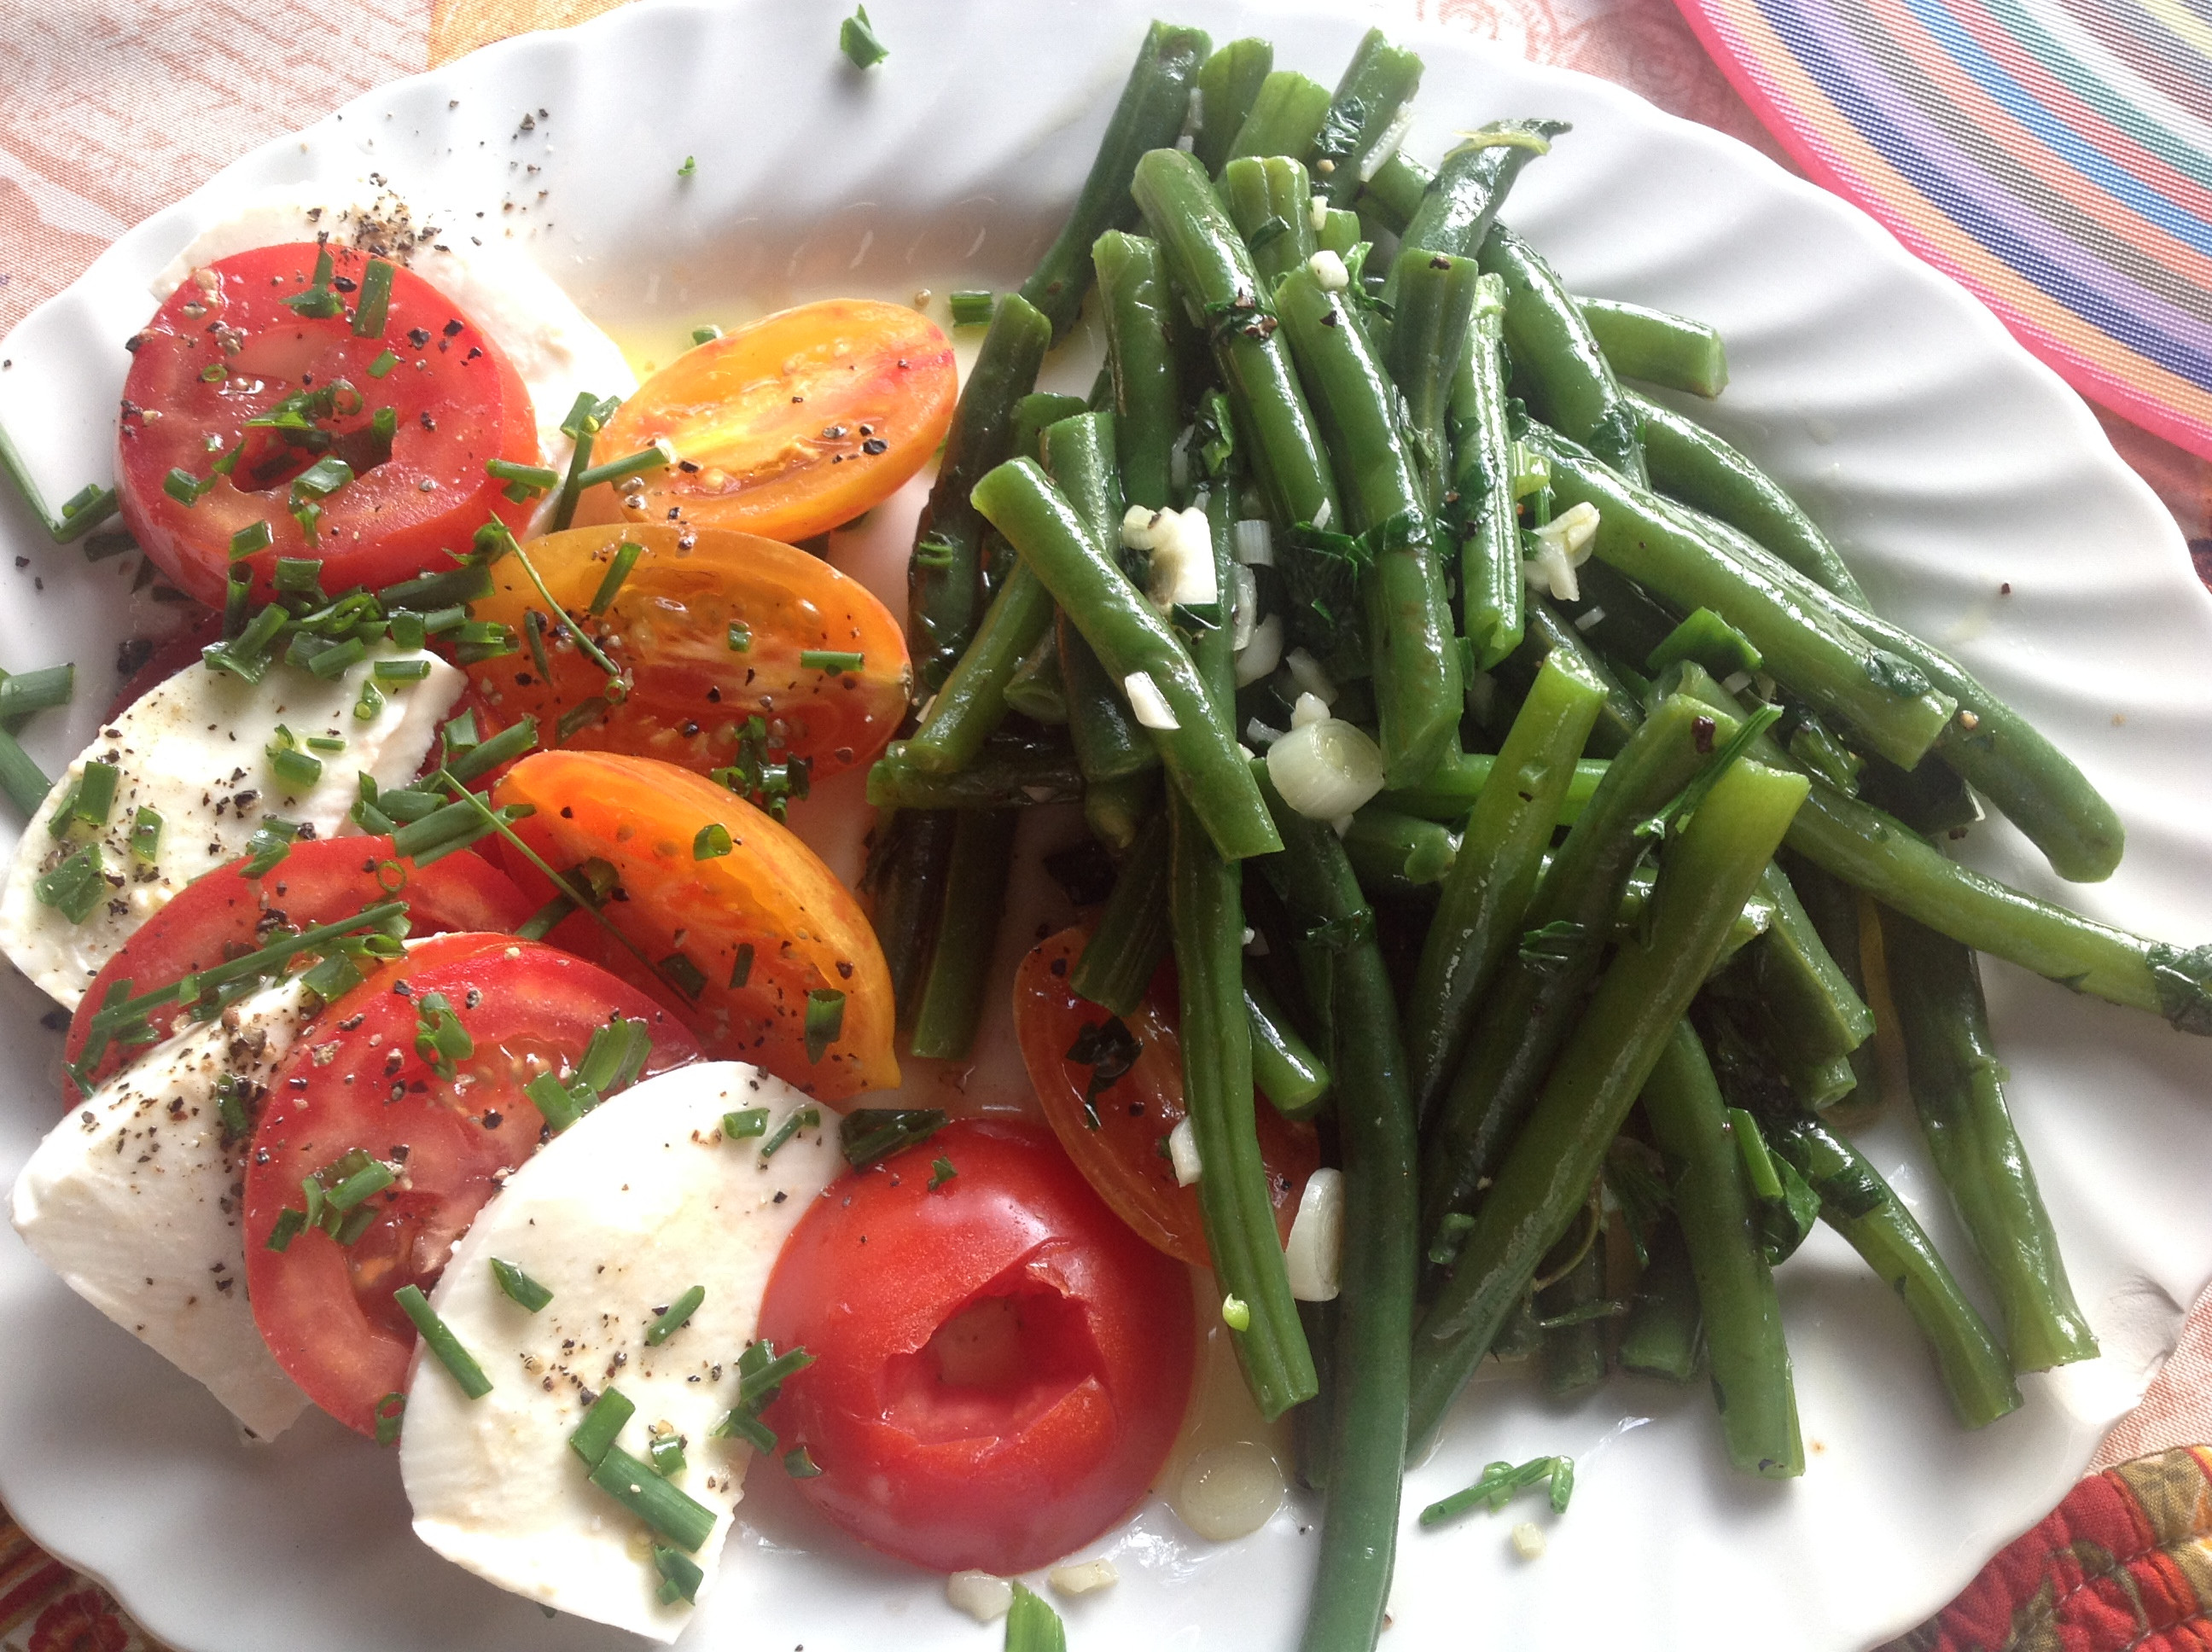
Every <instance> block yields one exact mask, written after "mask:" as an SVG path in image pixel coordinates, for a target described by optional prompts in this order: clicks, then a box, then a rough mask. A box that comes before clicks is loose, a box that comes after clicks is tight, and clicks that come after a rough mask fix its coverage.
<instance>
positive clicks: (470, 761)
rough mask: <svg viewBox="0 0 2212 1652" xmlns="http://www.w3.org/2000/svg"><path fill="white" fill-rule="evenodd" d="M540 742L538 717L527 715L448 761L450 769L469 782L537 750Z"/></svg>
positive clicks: (456, 776) (448, 772) (459, 778)
mask: <svg viewBox="0 0 2212 1652" xmlns="http://www.w3.org/2000/svg"><path fill="white" fill-rule="evenodd" d="M537 744H538V720H537V719H536V718H535V717H526V718H524V719H523V720H521V721H520V722H519V723H515V724H513V725H512V726H508V727H507V728H503V729H501V730H500V732H498V733H496V734H495V735H493V736H492V737H491V738H489V739H488V740H483V741H480V742H479V743H477V744H476V745H474V746H472V747H471V748H470V749H469V750H467V751H465V752H464V753H462V754H461V756H459V757H457V758H455V759H454V760H453V762H449V763H447V765H446V772H447V774H451V775H452V776H453V778H454V779H455V780H459V781H461V782H462V783H463V784H464V785H465V784H466V783H467V782H469V781H470V780H476V779H477V778H478V777H480V776H482V775H484V774H489V773H491V771H492V770H493V769H495V768H498V767H499V766H500V765H501V763H503V762H510V761H512V760H513V759H514V758H516V757H520V756H522V754H523V753H524V752H526V751H530V750H535V749H536V747H537Z"/></svg>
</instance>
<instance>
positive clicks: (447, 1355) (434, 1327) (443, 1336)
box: [392, 1285, 491, 1400]
mask: <svg viewBox="0 0 2212 1652" xmlns="http://www.w3.org/2000/svg"><path fill="white" fill-rule="evenodd" d="M392 1301H394V1302H396V1303H398V1304H399V1311H400V1312H401V1313H403V1314H404V1315H407V1317H408V1318H409V1319H410V1320H411V1321H414V1324H415V1328H416V1331H418V1332H420V1333H422V1344H423V1346H425V1347H427V1348H428V1349H429V1351H431V1352H432V1353H434V1354H435V1355H436V1356H437V1357H438V1363H439V1364H441V1365H443V1366H444V1367H445V1368H446V1369H447V1370H448V1371H450V1372H452V1373H453V1381H454V1382H457V1383H458V1384H459V1385H460V1390H461V1392H462V1393H463V1394H466V1395H467V1396H468V1397H469V1398H470V1399H471V1400H481V1399H483V1397H484V1395H486V1394H489V1393H490V1392H491V1379H490V1378H489V1377H488V1376H485V1375H484V1373H483V1366H481V1365H479V1364H477V1362H476V1357H475V1356H474V1355H472V1354H471V1353H470V1352H469V1351H468V1350H467V1349H465V1348H464V1347H462V1346H461V1342H460V1339H459V1337H457V1336H455V1335H454V1334H453V1332H452V1330H451V1329H450V1328H448V1327H447V1324H446V1322H445V1321H443V1320H441V1319H440V1318H439V1317H438V1315H437V1312H436V1310H435V1309H433V1308H432V1307H431V1306H430V1302H429V1298H428V1297H425V1296H424V1295H423V1294H422V1287H421V1286H420V1285H401V1286H400V1287H399V1289H398V1290H397V1291H393V1292H392Z"/></svg>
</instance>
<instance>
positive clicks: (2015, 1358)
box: [1881, 912, 2097, 1371]
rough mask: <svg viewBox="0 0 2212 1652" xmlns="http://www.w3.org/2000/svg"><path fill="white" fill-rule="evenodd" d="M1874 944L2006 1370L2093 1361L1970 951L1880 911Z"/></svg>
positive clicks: (1926, 1128)
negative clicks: (2017, 1122) (2000, 1337)
mask: <svg viewBox="0 0 2212 1652" xmlns="http://www.w3.org/2000/svg"><path fill="white" fill-rule="evenodd" d="M1881 946H1882V957H1884V959H1885V960H1886V961H1887V963H1888V966H1889V993H1890V998H1891V999H1892V1000H1893V1002H1894V1003H1895V1004H1896V1005H1897V1018H1898V1026H1899V1030H1901V1031H1902V1032H1903V1033H1904V1035H1905V1067H1906V1070H1907V1072H1908V1073H1909V1075H1910V1078H1911V1086H1912V1100H1913V1104H1914V1106H1915V1107H1916V1108H1918V1110H1919V1114H1920V1127H1921V1129H1922V1131H1923V1133H1924V1134H1925V1135H1926V1136H1927V1138H1928V1151H1929V1157H1931V1158H1933V1159H1934V1160H1935V1161H1936V1173H1937V1174H1938V1175H1941V1176H1942V1178H1943V1185H1944V1186H1945V1187H1948V1188H1949V1189H1950V1193H1951V1202H1952V1204H1953V1205H1954V1206H1956V1207H1957V1209H1958V1212H1959V1217H1960V1220H1961V1221H1962V1222H1963V1223H1964V1224H1966V1234H1967V1236H1968V1237H1969V1238H1970V1239H1972V1241H1973V1244H1974V1250H1975V1253H1976V1254H1978V1256H1979V1257H1980V1258H1981V1261H1982V1271H1983V1272H1984V1274H1986V1275H1987V1276H1988V1278H1989V1280H1990V1287H1991V1289H1992V1290H1993V1291H1995V1293H1996V1299H1997V1308H1998V1310H1999V1311H2000V1312H2001V1313H2002V1315H2003V1316H2004V1327H2005V1343H2006V1345H2007V1346H2008V1348H2009V1349H2010V1350H2011V1352H2012V1368H2013V1370H2015V1371H2040V1370H2049V1369H2050V1368H2051V1366H2054V1365H2067V1364H2072V1363H2073V1362H2074V1361H2075V1360H2077V1359H2093V1358H2095V1357H2096V1355H2097V1339H2096V1337H2095V1336H2094V1335H2093V1333H2091V1332H2090V1329H2089V1326H2088V1322H2087V1321H2086V1320H2084V1319H2083V1318H2082V1317H2081V1309H2079V1308H2078V1307H2076V1306H2075V1302H2074V1287H2073V1285H2071V1283H2069V1280H2068V1279H2067V1277H2066V1264H2065V1263H2064V1261H2063V1260H2061V1259H2060V1257H2059V1254H2058V1236H2057V1233H2056V1232H2055V1231H2054V1230H2052V1228H2051V1213H2050V1212H2048V1211H2046V1210H2045V1208H2044V1206H2043V1195H2042V1194H2041V1193H2039V1192H2038V1191H2037V1188H2036V1185H2035V1171H2034V1170H2033V1169H2032V1168H2031V1167H2030V1166H2029V1164H2028V1162H2027V1148H2026V1147H2025V1146H2024V1145H2021V1139H2020V1132H2019V1131H2018V1130H2017V1129H2016V1128H2015V1127H2014V1125H2013V1121H2012V1113H2011V1109H2010V1108H2008V1107H2007V1106H2006V1105H2005V1096H2004V1085H2003V1083H2002V1073H2003V1069H2002V1067H2001V1066H1999V1065H1998V1062H1997V1058H1996V1052H1995V1051H1994V1050H1993V1049H1992V1048H1991V1047H1990V1011H1989V1005H1988V1004H1987V1003H1986V1002H1985V1001H1984V999H1983V997H1982V977H1981V972H1980V970H1979V969H1978V968H1977V967H1976V965H1975V963H1974V955H1973V954H1972V952H1969V951H1967V950H1966V948H1965V947H1963V946H1961V945H1960V944H1958V943H1957V942H1956V941H1954V940H1949V939H1947V938H1944V937H1943V936H1941V935H1938V934H1936V932H1934V931H1933V930H1930V929H1927V928H1924V927H1923V926H1921V925H1919V924H1916V923H1914V922H1913V921H1912V920H1911V919H1910V918H1905V917H1901V916H1899V914H1896V913H1894V912H1884V913H1883V914H1881Z"/></svg>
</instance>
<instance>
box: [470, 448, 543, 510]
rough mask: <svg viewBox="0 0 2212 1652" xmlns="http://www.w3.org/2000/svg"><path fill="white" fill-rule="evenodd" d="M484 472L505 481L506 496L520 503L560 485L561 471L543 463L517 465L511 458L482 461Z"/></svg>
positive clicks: (499, 480)
mask: <svg viewBox="0 0 2212 1652" xmlns="http://www.w3.org/2000/svg"><path fill="white" fill-rule="evenodd" d="M484 474H485V475H486V476H489V477H490V478H491V479H492V480H493V481H495V482H504V483H507V489H506V492H507V497H508V498H509V499H511V500H513V501H514V502H515V503H516V504H518V505H520V504H524V503H526V502H527V501H530V500H532V499H535V498H537V497H538V495H540V494H545V493H550V492H552V491H553V489H556V488H557V487H559V486H560V485H561V473H560V472H559V471H555V470H551V469H549V468H548V467H547V466H545V465H518V464H516V463H515V462H514V461H513V459H486V460H485V461H484Z"/></svg>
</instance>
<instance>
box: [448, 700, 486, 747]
mask: <svg viewBox="0 0 2212 1652" xmlns="http://www.w3.org/2000/svg"><path fill="white" fill-rule="evenodd" d="M438 738H440V739H441V740H443V741H444V742H445V743H446V750H448V751H451V752H462V751H471V750H475V749H476V748H477V746H480V745H482V744H483V736H482V735H481V734H479V733H477V714H476V712H475V711H474V710H473V709H471V710H468V711H465V712H462V713H460V714H459V715H457V716H453V717H448V718H447V720H445V721H444V722H443V723H441V725H439V727H438Z"/></svg>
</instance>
